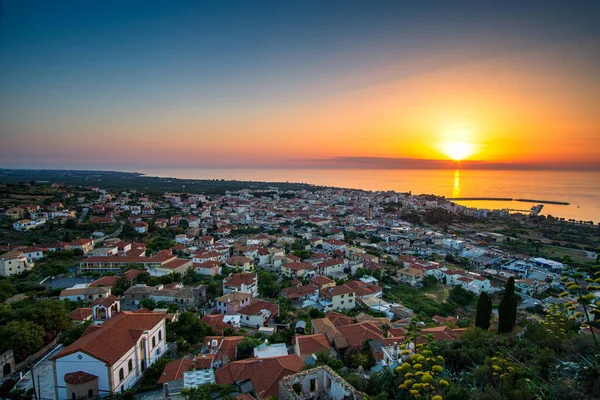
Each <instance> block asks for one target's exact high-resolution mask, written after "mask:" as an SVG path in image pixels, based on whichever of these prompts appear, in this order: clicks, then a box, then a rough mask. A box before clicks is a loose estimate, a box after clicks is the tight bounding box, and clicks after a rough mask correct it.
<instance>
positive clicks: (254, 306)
mask: <svg viewBox="0 0 600 400" xmlns="http://www.w3.org/2000/svg"><path fill="white" fill-rule="evenodd" d="M261 310H267V311H269V312H270V313H271V316H270V317H269V319H268V320H267V321H270V320H272V319H273V318H275V317H276V316H277V314H278V313H279V308H278V307H277V304H273V303H269V302H268V301H264V300H261V299H253V300H252V302H251V303H250V305H248V306H246V307H244V308H242V309H241V310H240V311H239V313H240V314H242V315H256V314H258V313H259V312H261ZM267 321H265V322H267Z"/></svg>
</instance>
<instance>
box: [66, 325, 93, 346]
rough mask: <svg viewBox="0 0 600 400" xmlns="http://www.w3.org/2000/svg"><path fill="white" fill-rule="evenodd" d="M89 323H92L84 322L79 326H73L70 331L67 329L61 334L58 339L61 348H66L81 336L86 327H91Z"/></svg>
mask: <svg viewBox="0 0 600 400" xmlns="http://www.w3.org/2000/svg"><path fill="white" fill-rule="evenodd" d="M91 323H92V321H86V322H84V323H83V324H80V325H73V326H72V327H71V328H70V329H67V330H66V331H64V332H63V334H62V335H61V337H60V343H61V344H62V345H63V346H65V347H67V346H68V345H70V344H71V343H73V342H75V341H76V340H77V339H79V338H80V337H81V336H82V335H83V333H84V332H85V330H86V329H87V328H88V326H90V325H91Z"/></svg>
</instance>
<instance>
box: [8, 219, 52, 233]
mask: <svg viewBox="0 0 600 400" xmlns="http://www.w3.org/2000/svg"><path fill="white" fill-rule="evenodd" d="M45 223H46V220H45V219H44V218H40V219H36V220H32V219H23V220H21V221H17V222H15V223H14V224H13V229H14V230H15V231H19V232H24V231H28V230H30V229H35V228H38V227H40V226H42V225H44V224H45Z"/></svg>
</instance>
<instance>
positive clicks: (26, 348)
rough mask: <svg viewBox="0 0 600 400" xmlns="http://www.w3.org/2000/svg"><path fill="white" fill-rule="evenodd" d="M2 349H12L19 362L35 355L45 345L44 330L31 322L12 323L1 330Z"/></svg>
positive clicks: (0, 346) (0, 345)
mask: <svg viewBox="0 0 600 400" xmlns="http://www.w3.org/2000/svg"><path fill="white" fill-rule="evenodd" d="M0 337H1V338H2V342H1V343H0V349H1V351H2V352H5V351H6V350H9V349H12V350H13V351H14V354H15V358H16V359H17V362H20V361H22V360H24V359H26V358H27V356H29V355H30V354H33V353H35V352H36V351H38V350H39V349H41V348H42V346H43V345H44V340H43V337H44V328H42V327H41V326H39V325H38V324H35V323H33V322H31V321H10V322H9V323H8V324H6V325H4V326H3V327H1V328H0Z"/></svg>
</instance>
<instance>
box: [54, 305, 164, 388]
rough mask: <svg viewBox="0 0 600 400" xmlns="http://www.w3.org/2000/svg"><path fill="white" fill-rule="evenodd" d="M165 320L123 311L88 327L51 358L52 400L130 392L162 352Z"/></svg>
mask: <svg viewBox="0 0 600 400" xmlns="http://www.w3.org/2000/svg"><path fill="white" fill-rule="evenodd" d="M165 317H166V314H162V313H161V314H159V313H132V312H121V313H119V314H117V315H116V316H114V317H113V318H111V319H109V320H107V321H106V322H105V323H104V324H102V325H95V326H90V327H89V328H88V330H87V331H86V333H85V334H84V335H83V336H82V337H81V338H79V339H78V340H77V341H75V342H74V343H73V344H71V345H70V346H67V347H66V348H64V349H63V350H62V351H61V352H59V353H58V354H56V355H54V356H52V357H51V360H52V362H53V372H54V382H55V397H56V399H58V400H71V399H78V398H81V397H94V396H105V395H108V394H112V393H118V392H123V391H125V390H127V389H129V388H131V387H132V386H133V385H134V384H135V383H136V382H137V381H138V380H139V378H140V377H141V376H142V372H143V371H144V370H145V369H146V368H147V367H148V366H150V365H151V364H153V363H154V362H155V361H156V360H158V359H159V358H160V357H161V356H162V355H163V354H164V353H165V351H166V347H167V346H166V331H165Z"/></svg>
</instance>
